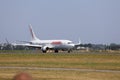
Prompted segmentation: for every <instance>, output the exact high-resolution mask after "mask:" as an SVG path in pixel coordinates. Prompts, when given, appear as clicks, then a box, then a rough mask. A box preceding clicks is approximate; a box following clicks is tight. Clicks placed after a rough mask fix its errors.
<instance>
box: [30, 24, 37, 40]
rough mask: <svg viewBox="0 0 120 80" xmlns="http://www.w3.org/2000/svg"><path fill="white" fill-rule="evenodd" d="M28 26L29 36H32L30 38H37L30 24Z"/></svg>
mask: <svg viewBox="0 0 120 80" xmlns="http://www.w3.org/2000/svg"><path fill="white" fill-rule="evenodd" d="M29 28H30V33H31V36H32V40H38V38H37V37H36V35H35V33H34V31H33V29H32V25H31V24H30V25H29Z"/></svg>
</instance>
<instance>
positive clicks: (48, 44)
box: [14, 24, 78, 53]
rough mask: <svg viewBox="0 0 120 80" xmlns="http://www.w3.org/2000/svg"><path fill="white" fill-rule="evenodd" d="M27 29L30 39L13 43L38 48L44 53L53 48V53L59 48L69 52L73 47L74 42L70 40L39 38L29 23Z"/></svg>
mask: <svg viewBox="0 0 120 80" xmlns="http://www.w3.org/2000/svg"><path fill="white" fill-rule="evenodd" d="M29 29H30V33H31V36H32V40H31V41H21V42H25V44H14V45H21V46H28V47H34V48H40V49H41V50H42V52H43V53H46V52H47V51H48V50H54V52H55V53H58V52H59V50H62V51H68V53H70V52H71V51H72V49H73V48H74V47H75V44H74V43H73V42H72V41H70V40H40V39H39V38H37V37H36V35H35V33H34V31H33V29H32V25H31V24H30V25H29ZM77 45H78V44H77Z"/></svg>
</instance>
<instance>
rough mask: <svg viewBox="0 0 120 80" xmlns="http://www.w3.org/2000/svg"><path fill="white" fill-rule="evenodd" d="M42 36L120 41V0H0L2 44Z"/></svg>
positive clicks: (83, 41)
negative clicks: (31, 30) (31, 27)
mask: <svg viewBox="0 0 120 80" xmlns="http://www.w3.org/2000/svg"><path fill="white" fill-rule="evenodd" d="M29 24H31V25H32V26H33V29H34V32H35V34H36V36H37V37H38V38H39V39H68V40H72V41H73V42H78V39H79V38H80V39H81V42H82V43H95V44H109V43H118V44H120V0H0V43H1V42H5V38H7V39H8V40H9V41H10V42H15V41H16V40H22V41H30V40H31V36H30V32H29V27H28V25H29Z"/></svg>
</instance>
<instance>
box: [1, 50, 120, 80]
mask: <svg viewBox="0 0 120 80" xmlns="http://www.w3.org/2000/svg"><path fill="white" fill-rule="evenodd" d="M21 71H25V72H29V73H30V74H32V76H33V78H34V80H120V52H118V51H117V52H107V51H103V52H102V51H100V52H97V51H95V52H81V51H80V52H78V51H77V52H72V53H66V52H60V53H56V54H55V53H52V52H51V53H46V54H42V53H40V52H39V51H0V80H12V77H13V76H14V75H15V74H16V73H18V72H21Z"/></svg>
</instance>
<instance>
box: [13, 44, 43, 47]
mask: <svg viewBox="0 0 120 80" xmlns="http://www.w3.org/2000/svg"><path fill="white" fill-rule="evenodd" d="M12 45H13V46H25V47H34V48H41V47H42V45H37V44H28V43H26V44H16V43H13V44H12Z"/></svg>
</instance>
